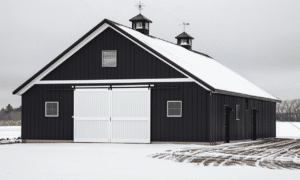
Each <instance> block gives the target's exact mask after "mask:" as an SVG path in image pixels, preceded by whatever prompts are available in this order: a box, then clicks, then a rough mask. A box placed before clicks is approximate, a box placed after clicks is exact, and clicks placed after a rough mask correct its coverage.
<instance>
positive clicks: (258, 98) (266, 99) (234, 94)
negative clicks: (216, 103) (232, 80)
mask: <svg viewBox="0 0 300 180" xmlns="http://www.w3.org/2000/svg"><path fill="white" fill-rule="evenodd" d="M212 93H215V94H225V95H229V96H237V97H243V98H251V99H257V100H263V101H271V102H276V103H281V102H282V101H281V100H279V99H270V98H264V97H259V96H251V95H247V94H241V93H236V92H230V91H224V90H219V89H216V90H215V91H213V92H212Z"/></svg>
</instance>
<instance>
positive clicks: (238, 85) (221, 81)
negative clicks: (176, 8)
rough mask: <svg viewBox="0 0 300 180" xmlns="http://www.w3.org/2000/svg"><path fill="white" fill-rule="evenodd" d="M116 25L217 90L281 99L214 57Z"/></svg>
mask: <svg viewBox="0 0 300 180" xmlns="http://www.w3.org/2000/svg"><path fill="white" fill-rule="evenodd" d="M116 26H118V27H119V28H121V29H122V30H124V31H126V32H127V33H129V34H130V35H132V36H133V37H135V38H137V39H138V40H139V41H141V42H143V43H144V44H146V45H148V46H149V47H151V48H152V49H154V50H155V51H157V52H158V53H160V54H161V55H163V56H165V57H166V58H168V59H169V60H171V61H173V62H174V63H175V64H177V65H179V66H181V67H182V68H183V69H185V70H186V71H188V72H190V73H191V74H193V75H194V76H196V77H198V78H199V79H201V80H202V81H204V82H206V83H207V84H209V85H211V86H212V87H213V88H215V89H217V90H223V91H230V92H234V93H240V94H245V95H250V96H257V97H263V98H268V99H273V100H277V101H280V100H279V99H278V98H276V97H274V96H273V95H271V94H269V93H267V92H265V91H264V90H262V89H260V88H259V87H257V86H256V85H254V84H253V83H251V82H250V81H248V80H246V79H245V78H243V77H242V76H240V75H238V74H237V73H235V72H233V71H232V70H230V69H229V68H227V67H225V66H224V65H222V64H220V63H219V62H217V61H215V60H214V59H211V58H208V57H205V56H203V55H200V54H197V53H194V52H192V51H190V50H187V49H185V48H183V47H181V46H178V45H176V44H172V43H169V42H166V41H163V40H161V39H158V38H154V37H149V36H146V35H144V34H142V33H140V32H138V31H136V30H133V29H131V28H128V27H125V26H122V25H119V24H116Z"/></svg>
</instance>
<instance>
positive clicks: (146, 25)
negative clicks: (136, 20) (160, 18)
mask: <svg viewBox="0 0 300 180" xmlns="http://www.w3.org/2000/svg"><path fill="white" fill-rule="evenodd" d="M145 28H146V29H148V30H149V24H148V23H147V22H146V23H145Z"/></svg>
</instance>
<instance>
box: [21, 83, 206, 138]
mask: <svg viewBox="0 0 300 180" xmlns="http://www.w3.org/2000/svg"><path fill="white" fill-rule="evenodd" d="M73 85H74V84H73ZM73 85H34V86H33V87H32V88H31V89H30V90H28V91H27V92H26V93H25V94H23V96H22V102H23V108H24V109H23V110H24V111H23V112H24V113H23V117H22V118H23V119H22V120H23V124H22V137H23V138H24V139H48V140H72V139H73V126H74V125H73V118H72V116H73V108H74V107H73V101H74V92H73V91H72V90H50V89H70V88H71V86H73ZM154 86H155V87H178V88H177V89H153V90H151V132H150V133H151V141H186V142H206V141H208V137H207V136H206V126H207V122H206V121H207V117H206V116H207V115H206V110H207V109H206V103H207V102H206V90H204V89H203V88H202V87H200V86H198V85H197V84H195V83H192V82H189V83H154ZM168 100H181V101H182V103H183V104H182V117H167V101H168ZM46 101H58V102H59V117H45V102H46Z"/></svg>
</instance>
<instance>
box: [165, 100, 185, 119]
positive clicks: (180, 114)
mask: <svg viewBox="0 0 300 180" xmlns="http://www.w3.org/2000/svg"><path fill="white" fill-rule="evenodd" d="M169 102H180V108H169ZM169 109H180V115H169ZM167 117H182V101H180V100H171V101H167Z"/></svg>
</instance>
